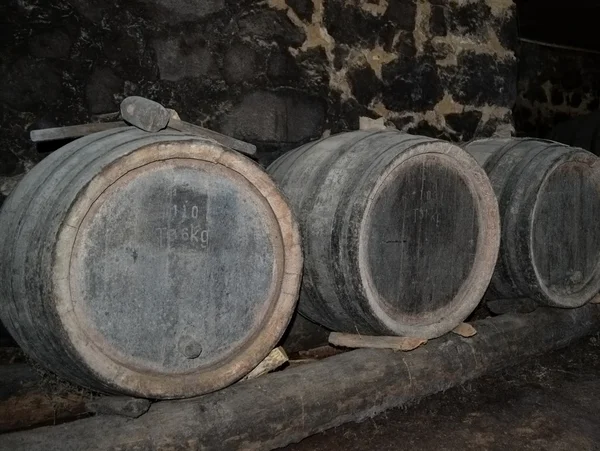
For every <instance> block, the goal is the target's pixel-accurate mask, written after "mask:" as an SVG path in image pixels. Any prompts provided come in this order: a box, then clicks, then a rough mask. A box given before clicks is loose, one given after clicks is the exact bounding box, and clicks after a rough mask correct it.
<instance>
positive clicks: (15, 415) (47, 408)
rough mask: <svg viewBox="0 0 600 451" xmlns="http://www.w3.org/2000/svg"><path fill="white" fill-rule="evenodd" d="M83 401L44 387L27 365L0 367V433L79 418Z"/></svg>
mask: <svg viewBox="0 0 600 451" xmlns="http://www.w3.org/2000/svg"><path fill="white" fill-rule="evenodd" d="M86 400H87V398H86V397H85V396H83V395H82V394H81V393H77V392H75V391H72V390H59V389H58V387H51V386H49V385H48V384H45V383H44V381H43V378H42V376H41V375H40V374H39V373H37V372H36V371H35V370H34V369H33V368H32V367H30V366H29V365H26V364H12V365H0V433H4V432H9V431H14V430H17V429H25V428H31V427H34V426H40V425H47V424H53V423H56V422H61V421H66V420H73V419H77V418H81V417H82V416H85V415H87V408H86V406H85V402H86ZM1 442H2V440H1V439H0V449H1V448H2V444H1Z"/></svg>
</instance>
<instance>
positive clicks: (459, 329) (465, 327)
mask: <svg viewBox="0 0 600 451" xmlns="http://www.w3.org/2000/svg"><path fill="white" fill-rule="evenodd" d="M452 333H455V334H457V335H460V336H461V337H464V338H469V337H472V336H473V335H475V334H477V329H475V328H474V327H473V325H472V324H469V323H462V324H459V325H458V326H456V327H455V328H454V329H452Z"/></svg>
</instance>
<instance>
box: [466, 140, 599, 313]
mask: <svg viewBox="0 0 600 451" xmlns="http://www.w3.org/2000/svg"><path fill="white" fill-rule="evenodd" d="M464 147H465V149H466V150H467V151H468V152H470V153H471V154H472V155H473V156H474V157H475V158H476V159H477V161H478V162H479V163H480V164H481V165H482V166H483V168H484V169H485V171H486V172H487V174H488V175H489V177H490V181H491V182H492V186H493V187H494V191H495V192H496V195H497V196H498V203H499V206H500V216H501V221H502V241H501V242H502V245H501V247H500V255H499V258H498V263H497V265H496V269H495V271H494V275H493V277H492V281H491V284H490V297H496V298H531V299H534V300H536V301H538V302H540V303H542V304H545V305H551V306H555V307H578V306H581V305H583V304H585V303H586V302H588V301H589V300H590V299H591V298H592V297H593V296H594V295H596V293H598V292H599V291H600V227H598V224H600V159H599V158H598V157H596V156H595V155H593V154H591V153H590V152H587V151H585V150H582V149H577V148H573V147H568V146H564V145H562V144H559V143H556V142H553V141H544V140H537V139H529V138H527V139H516V138H513V139H483V140H477V141H473V142H471V143H468V144H466V145H465V146H464Z"/></svg>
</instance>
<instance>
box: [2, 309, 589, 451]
mask: <svg viewBox="0 0 600 451" xmlns="http://www.w3.org/2000/svg"><path fill="white" fill-rule="evenodd" d="M474 327H475V328H476V329H477V331H478V333H477V335H475V336H473V337H471V338H463V337H461V336H459V335H456V334H447V335H446V336H444V337H442V338H439V339H435V340H431V341H429V342H428V343H427V344H426V345H424V346H421V347H420V348H418V349H416V350H414V351H412V352H409V353H401V352H393V351H390V350H382V349H359V350H356V351H351V352H346V353H343V354H338V355H335V356H333V357H329V358H327V359H325V360H322V361H318V362H314V363H307V364H304V365H298V366H295V367H291V368H288V369H286V370H284V371H280V372H276V373H272V374H269V375H266V376H264V377H260V378H257V379H254V380H252V381H247V382H243V383H240V384H235V385H234V386H231V387H229V388H227V389H224V390H221V391H218V392H215V393H211V394H208V395H204V396H201V397H198V398H193V399H189V400H183V401H163V402H158V403H156V404H153V405H152V407H151V408H150V410H149V411H148V413H146V414H144V415H142V416H141V417H139V418H136V419H125V418H122V417H113V416H102V417H94V418H89V419H84V420H78V421H76V422H74V423H70V424H64V425H59V426H53V427H43V428H39V429H35V430H31V431H24V432H17V433H12V434H6V435H4V436H3V437H2V440H0V449H2V450H10V451H18V450H27V451H35V450H44V451H58V450H61V451H64V450H80V449H85V450H106V449H119V450H121V451H128V450H140V449H170V450H192V449H228V450H235V449H256V450H259V449H260V450H268V449H273V448H277V447H281V446H285V445H287V444H289V443H295V442H298V441H300V440H302V439H303V438H305V437H307V436H309V435H312V434H316V433H318V432H321V431H324V430H326V429H329V428H332V427H335V426H339V425H341V424H343V423H346V422H350V421H361V420H363V419H365V418H368V417H372V416H373V415H376V414H378V413H381V412H383V411H385V410H387V409H390V408H393V407H398V406H402V405H406V404H410V403H413V402H414V401H415V400H418V399H420V398H423V397H424V396H427V395H430V394H432V393H436V392H440V391H443V390H447V389H448V388H450V387H452V386H456V385H459V384H461V383H463V382H466V381H468V380H470V379H473V378H476V377H478V376H480V375H482V374H484V373H488V372H491V371H495V370H498V369H500V368H503V367H506V366H510V365H514V364H516V363H518V362H520V361H522V360H524V359H526V358H528V357H530V356H532V355H535V354H540V353H543V352H547V351H549V350H551V349H555V348H560V347H564V346H566V345H568V344H569V343H571V342H573V341H575V340H577V339H579V338H581V337H584V336H586V335H589V334H593V333H595V332H597V331H598V330H599V329H600V306H598V305H588V306H585V307H581V308H578V309H572V310H567V309H551V308H540V309H538V310H536V311H535V312H533V313H529V314H520V315H517V314H509V315H503V316H499V317H495V318H488V319H485V320H481V321H476V322H475V323H474Z"/></svg>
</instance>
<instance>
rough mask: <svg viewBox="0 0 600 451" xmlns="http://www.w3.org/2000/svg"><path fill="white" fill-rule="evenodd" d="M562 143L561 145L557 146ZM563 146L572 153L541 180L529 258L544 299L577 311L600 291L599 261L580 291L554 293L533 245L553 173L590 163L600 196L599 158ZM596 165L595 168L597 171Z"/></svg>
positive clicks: (529, 235)
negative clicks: (541, 270) (535, 228)
mask: <svg viewBox="0 0 600 451" xmlns="http://www.w3.org/2000/svg"><path fill="white" fill-rule="evenodd" d="M557 144H559V143H557ZM560 146H561V147H564V148H570V149H572V150H573V152H570V153H567V154H565V155H564V156H563V157H562V158H560V159H558V160H557V161H555V162H554V163H553V164H552V165H551V166H550V167H548V168H547V170H546V171H545V173H544V177H543V179H542V181H541V184H540V185H539V187H538V190H537V193H536V196H535V203H534V208H533V211H532V212H531V215H530V217H529V221H528V222H527V226H528V228H529V230H528V232H529V233H528V245H529V249H528V251H529V252H528V255H529V261H530V262H531V265H532V270H533V273H534V275H535V278H536V282H537V285H538V288H539V290H540V291H541V294H542V295H543V296H544V300H545V302H546V303H547V304H548V305H551V306H553V307H563V308H575V307H581V306H582V305H585V304H586V303H587V302H588V301H589V300H590V299H592V298H593V297H594V295H596V294H597V293H598V292H599V291H600V258H599V259H598V260H597V262H596V266H595V270H594V271H592V273H591V274H590V276H589V277H588V278H587V280H586V281H585V283H583V284H582V287H581V289H579V290H577V291H575V292H573V293H569V294H564V293H557V292H556V291H554V290H552V289H551V288H550V287H549V286H548V284H547V283H546V282H544V280H543V278H542V276H541V274H540V272H539V269H538V265H537V264H536V261H537V256H536V253H535V249H534V248H535V246H534V245H533V243H534V236H533V235H534V224H535V221H536V219H537V216H538V213H539V209H540V208H541V202H539V200H540V198H541V196H542V195H543V193H544V191H545V190H544V188H545V187H546V186H547V185H548V182H549V179H550V177H551V176H552V174H553V173H554V172H555V171H556V170H558V168H560V167H561V166H563V165H566V164H573V163H580V164H587V165H588V166H590V168H592V171H593V172H595V180H594V181H595V185H596V186H597V189H598V192H599V193H600V159H598V157H597V156H595V155H594V154H592V153H591V152H589V151H587V150H584V149H581V148H578V147H570V146H566V145H563V144H560ZM594 166H596V167H595V168H594Z"/></svg>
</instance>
